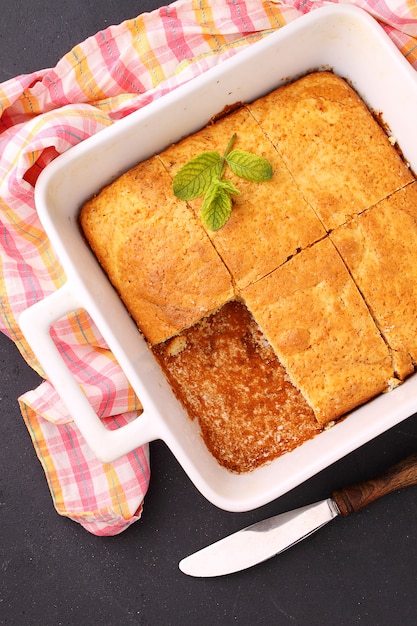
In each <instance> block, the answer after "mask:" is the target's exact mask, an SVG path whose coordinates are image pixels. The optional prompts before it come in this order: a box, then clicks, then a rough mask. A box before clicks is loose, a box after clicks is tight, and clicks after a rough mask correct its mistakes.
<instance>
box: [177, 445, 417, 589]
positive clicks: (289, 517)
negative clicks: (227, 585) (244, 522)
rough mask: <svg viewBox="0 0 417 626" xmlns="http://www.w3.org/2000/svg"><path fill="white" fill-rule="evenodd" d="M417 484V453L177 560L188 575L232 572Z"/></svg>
mask: <svg viewBox="0 0 417 626" xmlns="http://www.w3.org/2000/svg"><path fill="white" fill-rule="evenodd" d="M415 484H417V454H412V455H411V456H409V457H407V458H406V459H404V460H402V461H400V462H399V463H397V464H396V465H394V466H393V467H391V468H389V469H388V470H386V471H385V472H383V473H382V474H380V475H379V476H377V477H376V478H372V479H371V480H366V481H364V482H361V483H356V484H354V485H351V486H349V487H344V488H343V489H340V490H336V491H334V492H333V493H332V497H331V498H327V499H325V500H322V501H320V502H315V503H314V504H309V505H307V506H303V507H301V508H299V509H295V510H294V511H288V512H286V513H281V514H279V515H275V516H274V517H270V518H268V519H265V520H262V521H260V522H256V523H255V524H252V525H251V526H247V527H246V528H243V529H241V530H238V531H237V532H235V533H233V534H232V535H229V536H228V537H225V538H223V539H220V540H219V541H216V542H215V543H213V544H211V545H209V546H206V547H205V548H202V549H201V550H199V551H198V552H195V553H194V554H191V555H190V556H187V557H186V558H184V559H182V561H180V563H179V568H180V570H181V571H182V572H183V573H184V574H187V575H188V576H195V577H203V578H206V577H213V576H223V575H225V574H233V573H235V572H238V571H241V570H243V569H247V568H248V567H252V566H254V565H257V564H258V563H261V562H263V561H266V560H267V559H270V558H271V557H273V556H276V555H277V554H280V553H281V552H283V551H284V550H287V549H288V548H291V547H292V546H293V545H295V544H296V543H299V542H300V541H302V540H303V539H305V538H306V537H309V536H310V535H312V534H313V533H314V532H316V531H317V530H319V529H320V528H322V527H323V526H325V525H326V524H327V523H328V522H330V521H331V520H333V519H334V518H335V517H337V516H339V515H341V516H342V517H346V516H347V515H349V514H350V513H352V512H353V511H359V509H361V508H363V507H364V506H367V505H368V504H370V503H371V502H373V501H374V500H377V499H378V498H381V497H382V496H384V495H387V494H388V493H391V492H392V491H396V490H398V489H402V488H404V487H409V486H411V485H415Z"/></svg>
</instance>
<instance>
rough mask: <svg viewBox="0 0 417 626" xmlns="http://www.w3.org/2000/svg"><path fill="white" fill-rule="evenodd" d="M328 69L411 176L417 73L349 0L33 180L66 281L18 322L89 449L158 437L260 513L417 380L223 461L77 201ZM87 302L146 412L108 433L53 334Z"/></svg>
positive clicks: (203, 479) (416, 151)
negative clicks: (255, 459) (313, 429)
mask: <svg viewBox="0 0 417 626" xmlns="http://www.w3.org/2000/svg"><path fill="white" fill-rule="evenodd" d="M316 69H331V70H333V71H334V72H335V73H336V74H339V75H341V76H342V77H344V78H346V79H347V80H348V81H349V82H350V84H351V85H352V86H353V87H354V89H356V91H357V92H358V93H359V94H360V95H361V97H362V98H363V99H364V100H365V102H366V103H367V104H368V106H369V107H370V108H371V109H372V110H374V111H378V112H381V113H382V116H383V120H384V121H385V123H386V124H387V125H388V126H389V128H390V130H391V131H392V133H393V135H395V137H396V138H397V140H398V142H399V145H400V147H401V149H402V151H403V153H404V156H405V158H406V159H407V160H408V161H409V162H410V164H411V167H412V168H413V170H414V171H417V78H416V75H415V71H414V70H413V69H412V68H411V66H410V65H409V64H408V63H407V61H406V60H405V59H404V58H403V57H402V55H401V54H400V53H399V52H398V50H397V49H396V48H395V46H394V45H393V43H392V42H391V41H390V40H389V38H388V37H387V36H386V34H385V33H384V31H383V30H382V29H381V28H380V26H379V25H378V24H377V23H376V22H375V21H374V20H373V19H372V18H371V17H369V15H367V14H365V13H364V12H362V11H361V10H360V9H357V8H355V7H352V6H348V5H346V6H343V5H332V6H328V7H325V8H322V9H318V10H316V11H314V12H312V13H310V14H308V15H306V16H304V17H301V18H299V19H298V20H296V21H295V22H293V23H291V24H289V25H287V26H285V27H284V28H282V29H280V30H279V31H277V32H276V33H273V34H271V35H270V36H268V37H266V38H265V39H263V40H262V41H260V42H258V43H256V44H254V45H253V46H251V47H250V48H249V49H246V50H244V51H242V52H240V53H239V54H237V55H236V56H235V57H233V58H231V59H229V60H228V61H226V62H224V63H222V64H221V65H219V66H217V67H215V68H214V69H211V70H209V71H208V72H206V73H205V74H204V75H202V76H200V77H198V78H196V79H193V80H192V81H190V82H189V83H187V84H186V85H184V86H182V87H180V88H178V89H176V90H175V91H174V92H171V93H170V94H168V95H166V96H164V97H162V98H160V99H159V100H157V101H155V102H154V103H152V104H150V105H148V106H146V107H145V108H143V109H141V110H140V111H138V112H135V113H133V114H132V115H130V116H128V117H127V118H125V119H123V120H121V121H119V122H117V123H115V124H114V125H113V126H112V127H110V128H108V129H106V130H103V131H102V132H100V133H98V135H96V136H94V137H92V138H91V139H87V140H86V141H84V142H83V143H81V144H80V145H78V146H76V147H75V148H73V149H71V150H70V151H68V152H67V153H65V154H63V155H62V156H60V157H58V158H57V159H56V160H55V161H54V162H53V163H51V164H50V165H49V166H48V167H47V168H46V170H45V171H44V172H43V173H42V175H41V177H40V178H39V181H38V183H37V187H36V204H37V208H38V212H39V217H40V219H41V221H42V224H43V226H44V228H45V230H46V233H47V235H48V236H49V238H50V241H51V243H52V245H53V246H54V248H55V251H56V254H57V256H58V258H59V259H60V261H61V263H62V265H63V268H64V270H65V272H66V275H67V282H66V284H65V285H64V286H63V287H62V288H61V289H60V290H58V291H57V292H56V293H54V294H53V295H52V296H50V297H48V298H46V299H45V300H44V301H42V302H39V303H37V304H36V305H34V306H33V307H31V308H30V309H28V310H27V311H25V312H24V313H23V314H22V316H21V320H20V323H21V327H22V330H23V332H24V334H25V335H26V338H27V340H28V341H29V343H30V345H31V346H32V348H33V350H34V352H35V354H36V356H37V358H38V359H39V361H40V362H41V364H42V366H43V368H44V369H45V372H46V374H47V376H48V377H49V379H50V380H51V382H52V384H53V385H54V386H55V388H56V390H57V391H58V393H59V394H60V396H61V398H62V400H63V401H64V402H65V403H66V405H67V407H68V409H69V411H70V412H71V414H72V416H73V419H74V421H75V422H76V424H77V425H78V427H79V429H80V431H81V433H82V434H83V436H84V437H85V439H86V441H87V442H88V444H89V445H90V446H91V448H92V450H93V451H94V453H95V454H96V455H97V456H98V457H99V458H100V459H101V460H103V461H112V460H115V459H116V458H118V457H120V456H121V455H123V454H125V453H127V452H128V451H130V450H133V449H134V448H136V447H137V446H139V445H142V444H144V443H147V442H150V441H152V440H154V439H162V440H164V441H165V443H166V444H167V445H168V446H169V448H170V449H171V451H172V452H173V454H174V455H175V456H176V458H177V459H178V461H179V463H180V464H181V465H182V467H183V468H184V470H185V472H186V473H187V474H188V476H189V477H190V479H191V480H192V481H193V482H194V484H195V485H196V487H197V488H198V489H199V490H200V491H201V493H202V494H203V495H204V496H205V497H206V498H207V499H208V500H209V501H211V502H212V503H213V504H215V505H216V506H218V507H220V508H223V509H226V510H229V511H244V510H249V509H253V508H256V507H258V506H261V505H263V504H266V503H267V502H270V501H272V500H273V499H275V498H277V497H279V496H280V495H282V494H283V493H285V492H287V491H289V490H290V489H292V488H293V487H295V486H297V485H299V484H300V483H302V482H303V481H305V480H307V479H308V478H310V477H311V476H312V475H314V474H315V473H317V472H319V471H320V470H322V469H323V468H325V467H327V466H328V465H330V464H331V463H333V462H334V461H336V460H338V459H340V458H341V457H342V456H344V455H346V454H348V453H349V452H351V451H352V450H354V449H355V448H357V447H359V446H361V445H362V444H364V443H366V442H367V441H369V440H370V439H372V438H374V437H376V436H377V435H379V434H380V433H382V432H384V431H385V430H387V429H389V428H391V427H392V426H394V425H395V424H397V423H398V422H400V421H401V420H403V419H405V418H407V417H408V416H410V415H412V414H413V413H415V412H416V411H417V375H413V376H411V377H410V378H409V379H408V380H407V381H406V382H405V383H404V384H403V385H402V386H400V387H398V388H397V389H395V390H393V391H391V392H390V393H388V394H384V395H382V396H379V397H377V398H376V399H375V400H373V401H371V402H369V403H368V404H366V405H364V406H362V407H360V408H359V409H357V410H355V411H353V412H352V413H351V414H350V415H349V416H348V417H347V418H346V419H345V420H343V421H342V422H341V423H339V424H337V425H336V426H335V427H334V428H331V429H329V430H327V431H325V432H323V433H321V434H319V435H318V436H316V437H315V438H314V439H312V440H310V441H308V442H306V443H305V444H303V445H301V446H300V447H298V448H297V449H296V450H294V451H293V452H290V453H287V454H285V455H283V456H282V457H280V458H278V459H276V460H275V461H274V462H272V463H271V464H269V465H266V466H264V467H262V468H260V469H257V470H254V471H252V472H250V473H246V474H240V475H236V474H233V473H231V472H229V471H228V470H226V469H224V468H222V467H220V466H219V465H218V463H217V462H216V461H215V459H214V458H213V457H212V456H211V454H210V453H209V452H208V450H207V449H206V447H205V444H204V443H203V440H202V438H201V436H200V434H199V430H198V426H197V425H196V424H195V423H194V422H192V421H191V420H190V419H189V418H188V416H187V415H186V414H185V412H184V410H183V409H182V407H181V406H180V404H179V403H178V402H177V400H176V399H175V397H174V396H173V393H172V392H171V389H170V387H169V385H168V384H167V382H166V380H165V378H164V376H163V375H162V373H161V371H160V369H159V367H158V366H157V364H156V362H155V361H154V359H153V357H152V355H151V353H150V351H149V350H148V348H147V346H146V344H145V342H144V340H143V339H142V337H141V335H140V333H139V332H138V331H137V328H136V325H135V323H134V322H133V321H132V320H131V318H130V316H129V315H128V313H127V311H126V310H125V308H124V306H123V305H122V303H121V301H120V299H119V298H118V296H117V295H116V293H115V291H114V290H113V288H112V287H111V285H110V284H109V282H108V280H107V278H106V277H105V276H104V274H103V272H102V270H101V269H100V267H99V266H98V264H97V262H96V260H95V258H94V257H93V255H92V253H91V252H90V250H89V249H88V247H87V246H86V245H85V243H84V240H83V239H82V237H81V235H80V231H79V228H78V224H77V218H78V213H79V209H80V206H81V205H82V203H83V202H84V201H85V200H87V199H88V198H89V197H91V196H92V195H93V194H94V193H96V192H98V191H99V190H100V189H101V188H102V187H103V186H104V185H105V184H107V183H109V182H110V181H111V180H112V179H114V178H116V177H117V176H119V175H120V174H121V173H122V172H123V171H125V170H127V169H128V168H130V167H131V166H133V165H134V164H135V163H137V162H139V161H141V160H143V159H146V158H147V157H149V156H151V155H152V154H154V153H155V152H158V151H161V150H162V149H163V148H165V147H166V146H167V145H169V144H171V143H172V142H175V141H177V140H178V139H180V138H181V137H183V136H185V135H188V134H190V133H191V132H193V131H195V130H197V129H199V128H201V127H202V126H204V125H205V124H206V123H207V122H208V120H209V119H210V118H211V117H212V116H213V115H215V114H216V113H218V112H219V111H221V110H222V109H223V108H224V107H225V106H226V105H227V104H233V103H235V102H240V101H251V100H253V99H255V98H257V97H259V96H261V95H263V94H265V93H267V92H269V91H271V90H272V89H273V88H275V87H277V86H279V85H280V84H283V83H285V82H288V81H290V80H294V79H296V78H297V77H300V76H301V75H304V74H306V73H308V72H309V71H312V70H316ZM77 308H84V309H86V310H87V311H88V312H89V314H90V315H91V317H92V318H93V320H94V321H95V323H96V324H97V326H98V328H99V329H100V331H101V333H102V335H103V337H104V338H105V340H106V341H107V343H108V345H109V347H110V349H111V350H112V351H113V353H114V355H115V357H116V358H117V360H118V361H119V363H120V365H121V367H122V369H123V370H124V372H125V374H126V376H127V378H128V379H129V381H130V383H131V384H132V386H133V388H134V389H135V391H136V393H137V395H138V397H139V398H140V400H141V402H142V405H143V407H144V412H143V414H142V415H141V416H140V417H138V418H137V419H135V420H134V421H133V422H131V423H130V424H128V425H127V426H124V427H122V428H119V429H118V430H116V431H109V430H107V429H106V428H105V427H104V426H103V424H102V423H101V421H100V420H99V418H98V417H97V415H96V414H95V413H94V411H93V409H92V407H91V405H90V404H89V403H88V401H87V400H86V398H85V396H84V394H83V392H82V391H81V389H80V388H79V387H78V385H77V383H76V382H75V380H74V379H73V377H72V376H71V374H70V373H69V371H68V369H67V368H66V366H65V364H64V362H63V360H62V359H61V357H60V355H59V353H58V350H57V348H56V346H55V345H54V343H53V341H52V339H51V337H50V326H51V325H52V323H53V322H54V321H55V320H57V319H59V318H60V317H61V316H63V315H64V314H66V313H68V312H70V311H73V310H75V309H77Z"/></svg>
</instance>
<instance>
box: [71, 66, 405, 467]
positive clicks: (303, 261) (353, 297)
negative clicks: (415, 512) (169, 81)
mask: <svg viewBox="0 0 417 626" xmlns="http://www.w3.org/2000/svg"><path fill="white" fill-rule="evenodd" d="M233 133H237V141H236V144H235V146H236V147H237V148H241V149H243V150H247V151H250V152H254V153H256V154H258V155H262V156H264V157H266V158H268V159H269V160H270V162H271V164H272V166H273V170H274V174H273V178H272V180H271V181H270V182H268V183H261V184H257V183H250V182H247V181H244V180H242V179H237V178H236V177H235V176H234V175H233V174H232V173H231V172H230V171H228V172H227V177H228V178H230V179H231V180H232V181H233V182H234V183H235V185H236V186H237V187H238V188H239V190H240V192H241V193H240V195H237V196H234V197H233V201H234V206H233V210H232V215H231V218H230V220H229V221H228V222H227V224H226V225H225V226H224V227H223V228H221V229H220V230H219V231H216V232H211V231H209V230H207V229H205V228H204V226H203V224H202V221H201V219H200V215H199V212H200V206H201V200H200V199H197V200H195V201H194V200H193V201H192V202H189V203H185V202H182V201H179V200H177V199H176V198H175V197H174V194H173V190H172V178H173V176H174V174H175V172H176V171H177V170H178V169H179V167H180V166H182V165H183V164H184V163H185V162H187V161H188V160H189V159H191V158H192V157H195V156H196V155H197V154H199V153H200V152H202V151H205V150H217V151H218V152H219V153H220V154H222V153H223V152H224V150H225V148H226V146H227V144H228V142H229V140H230V138H231V136H232V134H233ZM414 181H415V179H414V176H413V175H412V173H411V172H410V171H409V169H408V168H407V166H406V165H405V164H404V163H403V161H402V160H401V158H400V156H399V154H398V153H397V152H396V150H395V149H394V148H393V147H392V146H391V144H390V143H389V141H388V138H387V136H386V135H385V133H384V131H383V130H382V128H381V127H380V126H379V125H378V123H377V122H376V121H375V120H374V119H373V117H372V115H371V114H370V112H369V111H368V110H367V109H366V107H365V105H364V103H363V102H362V101H361V100H360V99H359V97H358V96H357V94H355V92H354V91H353V90H352V89H351V88H350V87H349V85H348V84H347V83H346V82H345V81H344V80H343V79H341V78H339V77H337V76H334V75H333V74H331V73H329V72H321V73H315V74H311V75H309V76H306V77H305V78H303V79H301V80H299V81H296V82H295V83H293V84H290V85H288V86H285V87H283V88H280V89H278V90H276V91H275V92H273V93H271V94H269V95H268V96H266V97H265V98H261V99H259V100H257V101H255V102H254V103H251V104H248V105H244V106H242V107H240V108H239V109H238V110H236V111H233V112H229V113H228V114H227V115H226V116H224V117H221V118H220V119H219V120H217V121H216V122H215V123H214V124H212V125H208V126H207V127H206V128H204V129H202V130H201V131H200V132H198V133H196V134H194V135H193V136H191V137H188V138H186V139H185V140H183V141H181V142H179V143H178V144H177V145H174V146H171V147H169V148H167V150H165V151H164V152H163V153H162V154H160V155H157V156H155V157H153V158H152V159H150V160H149V161H146V162H144V163H141V164H139V165H138V166H137V167H136V168H134V169H133V170H131V171H130V172H128V173H126V174H125V175H124V176H122V177H121V178H120V179H119V180H117V181H115V182H114V183H113V184H112V185H110V186H108V187H107V188H106V189H104V190H103V191H102V192H101V193H100V194H99V195H98V196H97V197H96V198H93V199H92V200H91V201H90V202H88V203H86V205H85V206H84V207H83V209H82V212H81V226H82V229H83V231H84V233H85V235H86V238H87V239H88V241H89V243H90V245H91V247H92V249H93V251H94V252H95V253H96V256H97V257H98V259H99V261H100V263H101V264H102V266H103V268H104V270H105V271H106V272H107V274H108V276H109V278H110V280H111V281H112V283H113V285H114V286H115V287H116V289H117V290H118V292H119V294H120V295H121V297H122V299H123V300H124V302H125V304H126V306H127V308H128V309H129V311H130V313H131V315H132V316H133V318H134V319H135V320H136V322H137V324H138V326H139V328H140V329H141V330H142V332H143V333H144V335H145V336H146V338H147V339H148V342H149V343H150V344H151V346H153V350H154V353H155V355H156V356H157V358H158V359H159V361H160V363H161V364H162V367H163V369H164V372H165V374H166V375H167V377H168V379H169V380H170V381H171V384H172V387H173V389H174V390H175V392H176V393H177V395H178V397H179V398H180V400H181V402H183V404H184V406H185V407H186V408H187V411H188V412H189V414H190V416H191V417H193V418H195V419H198V420H199V423H200V427H201V431H202V435H203V437H204V439H205V441H206V443H207V446H208V448H209V449H210V450H211V451H212V453H213V454H214V456H215V457H216V458H217V459H218V461H219V463H221V464H222V465H224V466H225V467H228V468H229V469H231V470H233V471H248V470H250V469H253V468H254V467H257V466H259V465H260V464H263V463H265V462H267V461H269V460H271V459H273V458H275V457H276V456H279V455H280V454H283V453H284V452H287V451H289V450H291V449H292V448H293V447H295V446H296V445H299V444H300V443H302V442H303V441H305V440H306V439H308V438H310V437H312V436H314V434H316V433H317V432H319V431H320V430H321V429H322V428H323V427H324V425H326V424H328V423H329V422H332V421H333V420H336V419H338V418H340V417H341V416H343V415H345V414H346V412H348V411H350V410H351V409H354V408H355V407H357V406H358V405H360V404H362V403H364V402H366V401H367V400H369V399H370V398H372V397H374V396H375V395H377V394H379V393H380V392H382V391H385V390H387V389H389V388H391V387H392V386H393V385H394V384H395V383H396V382H398V379H396V378H395V375H396V376H397V377H399V378H400V379H403V378H404V377H405V376H407V375H409V374H410V373H411V372H412V371H413V370H414V366H415V364H416V363H417V342H416V337H417V321H416V315H415V302H416V301H417V288H416V287H415V285H417V275H416V269H415V268H416V267H417V263H416V262H415V258H416V254H417V253H416V250H417V211H416V207H417V183H416V182H414ZM236 298H238V299H239V298H241V299H243V300H244V302H245V303H246V305H247V307H248V308H249V310H250V313H249V312H248V311H247V310H246V309H245V307H244V306H243V305H242V304H241V303H239V302H234V301H233V300H235V299H236ZM251 315H252V316H253V317H251ZM258 324H259V327H258ZM261 331H263V333H264V335H263V336H262V332H261ZM268 341H269V342H270V343H268ZM155 344H158V345H155ZM213 363H214V367H213Z"/></svg>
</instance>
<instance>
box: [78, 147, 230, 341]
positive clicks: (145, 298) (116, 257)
mask: <svg viewBox="0 0 417 626" xmlns="http://www.w3.org/2000/svg"><path fill="white" fill-rule="evenodd" d="M155 190H158V191H157V195H156V194H155ZM81 225H82V228H83V230H84V232H85V233H86V236H87V238H88V240H89V243H90V245H91V247H92V249H93V250H94V252H95V254H96V256H97V258H98V259H99V261H100V263H101V264H102V266H103V268H104V270H105V271H106V272H107V273H108V275H109V277H110V279H111V281H112V282H113V284H114V286H115V287H116V289H117V290H118V292H119V293H120V295H121V297H122V299H123V301H124V303H125V305H126V307H127V308H128V310H129V311H130V313H131V315H132V317H133V318H134V319H135V320H136V322H137V323H138V325H139V327H140V329H141V330H142V332H143V333H144V335H145V337H146V338H147V339H148V340H149V341H150V342H151V343H157V342H159V341H163V340H164V339H166V338H167V337H170V336H172V335H175V334H176V333H178V332H179V331H181V330H182V329H183V328H185V327H187V326H190V325H191V324H193V323H194V322H196V321H198V320H199V319H200V318H201V317H203V316H204V315H207V314H209V313H211V312H212V311H213V310H216V309H218V308H219V307H220V306H221V305H222V304H224V303H225V302H227V301H228V300H230V299H231V298H232V297H233V295H234V291H233V286H232V281H231V278H230V274H229V272H228V271H227V269H226V268H225V266H224V264H223V262H222V261H221V259H220V257H219V256H218V255H217V254H216V252H215V250H214V248H213V246H212V244H211V243H210V240H209V239H208V237H207V235H206V233H205V232H204V230H203V228H202V227H201V225H200V224H199V223H198V222H197V220H196V218H195V217H194V215H193V214H192V213H191V212H190V211H189V209H188V208H187V206H186V205H185V204H184V203H183V202H181V201H179V200H177V199H176V198H175V197H174V195H173V193H172V186H171V180H170V178H169V176H168V174H167V173H166V171H165V170H164V168H163V167H162V165H161V164H160V163H159V161H158V160H157V159H152V160H150V161H146V162H143V163H141V164H140V165H138V166H137V167H136V168H134V169H133V170H130V171H129V172H127V173H126V174H124V175H123V176H122V177H121V178H120V179H118V180H117V181H115V182H114V183H113V184H112V185H110V186H109V187H107V188H106V189H104V190H103V191H102V192H101V194H100V195H99V196H97V198H94V199H93V200H91V201H90V202H89V203H87V204H86V205H85V206H84V207H83V210H82V213H81Z"/></svg>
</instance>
